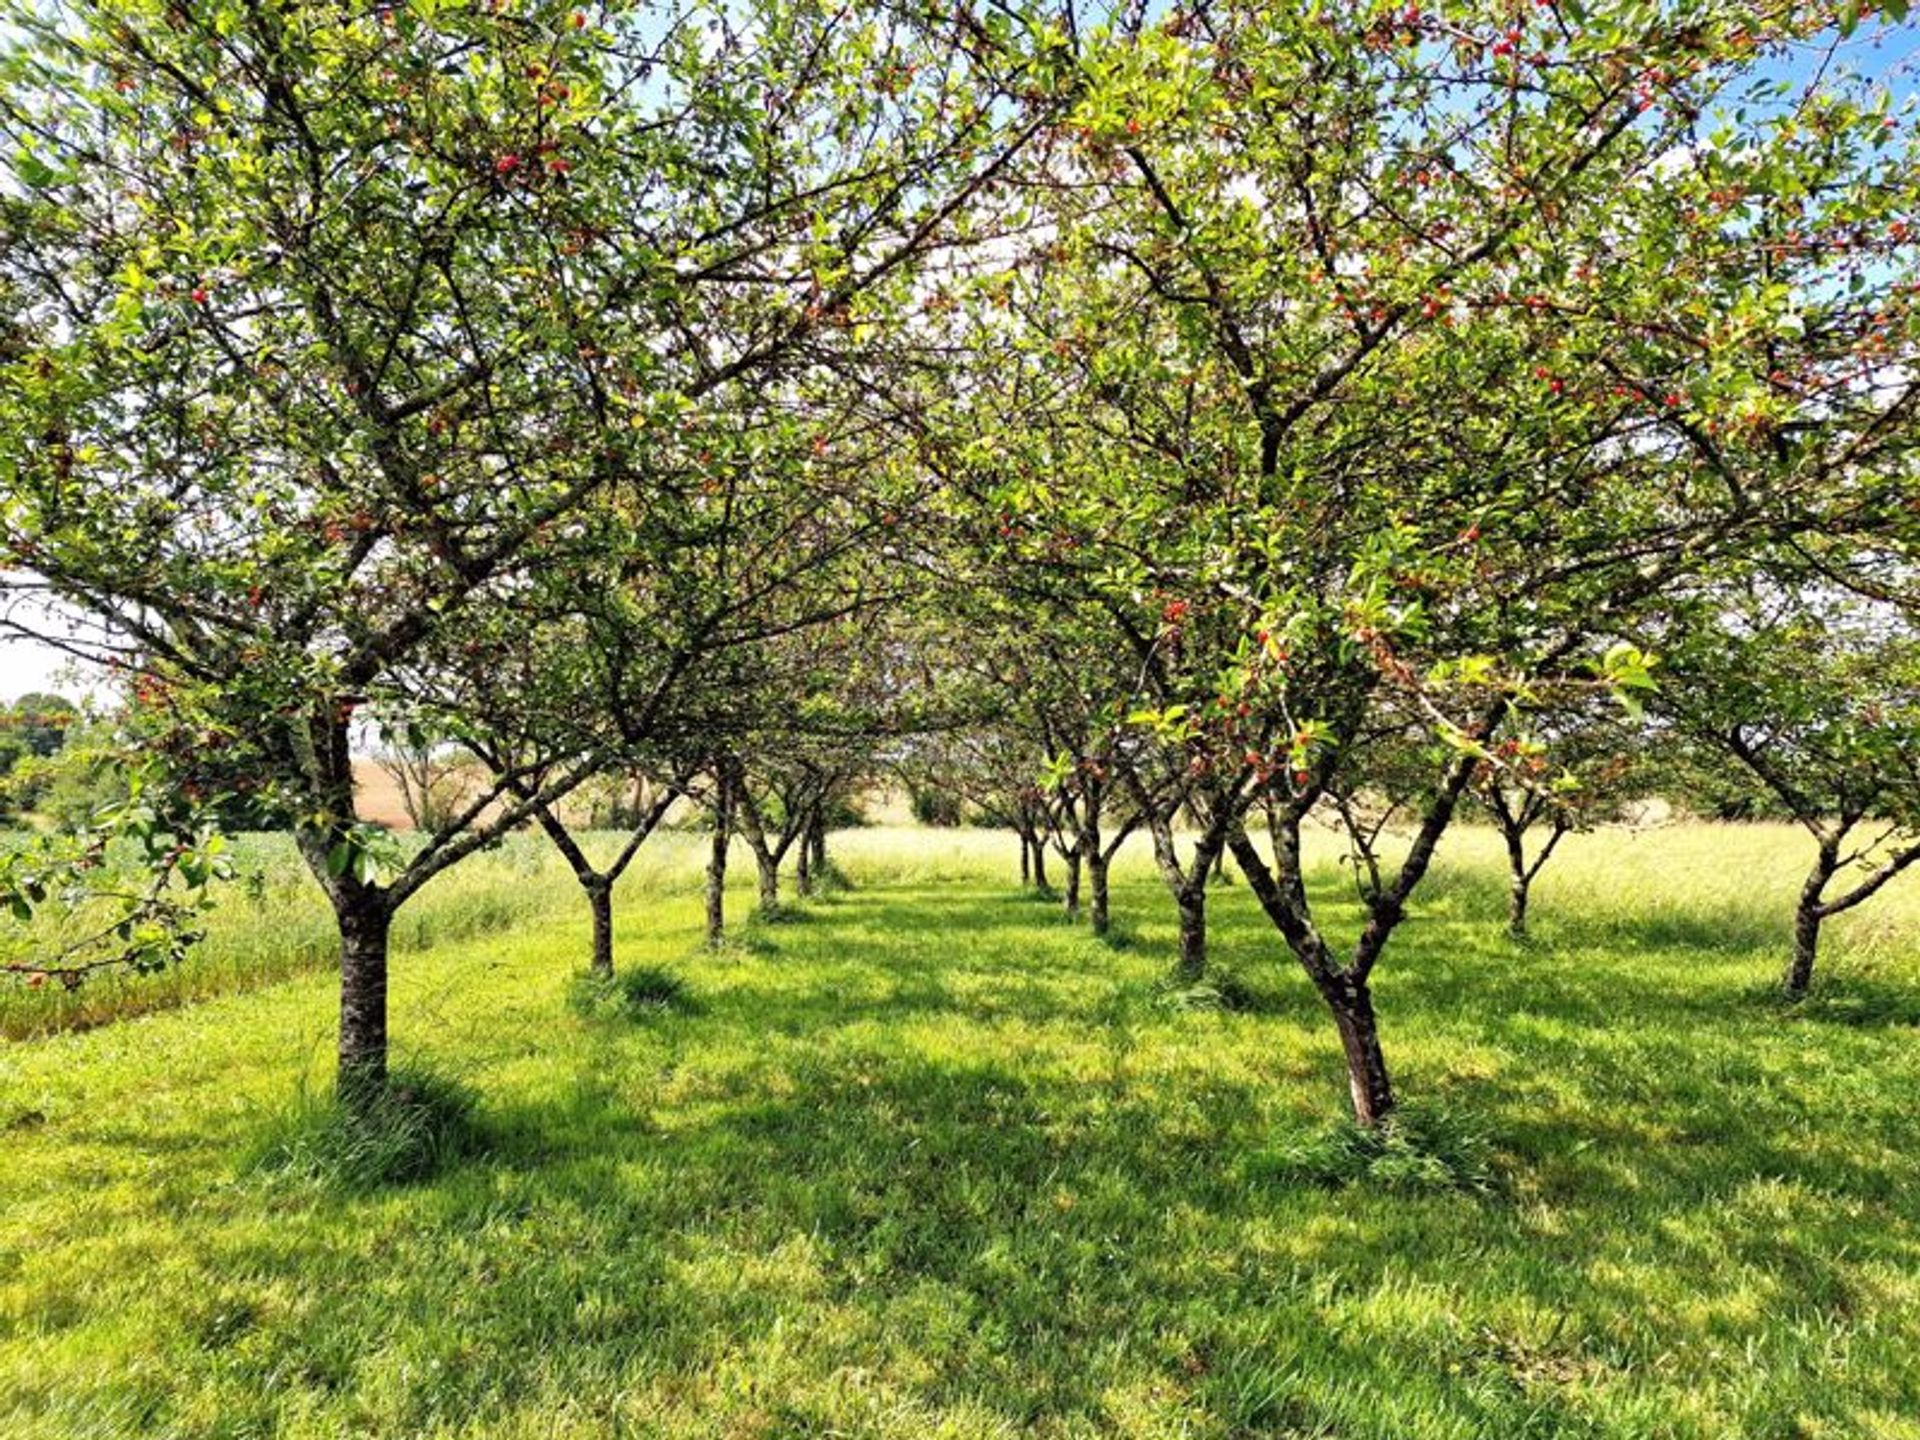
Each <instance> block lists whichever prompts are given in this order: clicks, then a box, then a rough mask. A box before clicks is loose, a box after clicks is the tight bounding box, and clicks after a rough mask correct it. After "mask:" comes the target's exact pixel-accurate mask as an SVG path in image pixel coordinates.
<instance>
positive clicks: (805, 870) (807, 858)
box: [793, 833, 813, 900]
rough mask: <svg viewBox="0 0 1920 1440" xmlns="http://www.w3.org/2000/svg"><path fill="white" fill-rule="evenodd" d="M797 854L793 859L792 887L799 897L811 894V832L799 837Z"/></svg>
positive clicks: (802, 897) (806, 896) (804, 897)
mask: <svg viewBox="0 0 1920 1440" xmlns="http://www.w3.org/2000/svg"><path fill="white" fill-rule="evenodd" d="M798 848H799V852H800V853H799V854H798V855H796V856H795V857H794V861H793V889H794V893H795V894H797V895H799V896H800V898H801V899H803V900H804V899H806V898H808V897H809V896H811V895H812V894H813V836H812V834H811V833H809V834H806V835H803V836H802V837H801V838H800V844H799V847H798Z"/></svg>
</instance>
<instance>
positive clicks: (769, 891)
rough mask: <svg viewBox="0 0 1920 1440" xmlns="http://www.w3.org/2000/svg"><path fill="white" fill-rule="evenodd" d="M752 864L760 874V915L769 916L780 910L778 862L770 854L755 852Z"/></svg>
mask: <svg viewBox="0 0 1920 1440" xmlns="http://www.w3.org/2000/svg"><path fill="white" fill-rule="evenodd" d="M753 863H754V868H755V869H757V870H758V871H759V872H760V913H761V914H762V915H771V914H773V913H774V912H775V911H776V910H778V909H779V908H780V862H779V861H777V860H775V859H774V858H773V855H772V853H771V852H769V851H765V850H756V851H755V852H754V856H753Z"/></svg>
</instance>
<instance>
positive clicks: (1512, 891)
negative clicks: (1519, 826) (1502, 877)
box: [1506, 830, 1533, 940]
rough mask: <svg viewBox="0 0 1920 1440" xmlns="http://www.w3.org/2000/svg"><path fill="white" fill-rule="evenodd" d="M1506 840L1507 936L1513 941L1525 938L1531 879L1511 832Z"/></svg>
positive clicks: (1521, 852) (1520, 845) (1518, 841)
mask: <svg viewBox="0 0 1920 1440" xmlns="http://www.w3.org/2000/svg"><path fill="white" fill-rule="evenodd" d="M1506 840H1507V934H1508V936H1509V937H1510V938H1512V939H1515V940H1524V939H1526V938H1527V893H1528V891H1530V890H1531V889H1532V888H1533V877H1531V876H1530V875H1528V874H1527V853H1526V850H1525V849H1524V848H1522V844H1521V840H1520V837H1519V836H1518V835H1516V834H1515V833H1514V832H1513V831H1511V830H1508V831H1507V832H1506Z"/></svg>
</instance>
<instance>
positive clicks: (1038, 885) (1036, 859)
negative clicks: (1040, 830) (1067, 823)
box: [1033, 840, 1053, 895]
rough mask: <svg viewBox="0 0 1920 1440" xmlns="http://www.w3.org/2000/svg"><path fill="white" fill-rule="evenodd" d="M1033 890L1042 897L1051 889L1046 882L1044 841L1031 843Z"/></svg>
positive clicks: (1045, 846)
mask: <svg viewBox="0 0 1920 1440" xmlns="http://www.w3.org/2000/svg"><path fill="white" fill-rule="evenodd" d="M1033 888H1034V889H1035V890H1036V891H1038V892H1039V893H1040V894H1042V895H1044V894H1046V893H1047V892H1048V891H1049V890H1051V889H1053V886H1052V885H1051V884H1050V883H1049V882H1048V880H1047V844H1046V841H1044V840H1036V841H1034V842H1033Z"/></svg>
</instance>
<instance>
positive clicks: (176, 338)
mask: <svg viewBox="0 0 1920 1440" xmlns="http://www.w3.org/2000/svg"><path fill="white" fill-rule="evenodd" d="M0 33H4V35H5V36H6V40H5V50H4V54H0V83H4V85H5V87H6V89H7V92H8V104H7V106H6V107H5V110H4V112H0V132H4V134H3V135H0V138H3V139H4V142H5V143H6V144H7V145H8V146H10V147H11V148H12V149H13V150H14V152H15V156H16V162H15V163H16V169H15V173H16V175H17V176H18V179H19V182H20V183H19V184H18V186H16V187H14V188H12V189H10V190H9V191H8V193H7V194H6V195H5V196H4V197H0V235H3V236H4V244H0V291H3V293H4V295H5V300H6V304H7V307H8V313H7V314H6V316H5V317H4V318H5V325H4V334H5V345H4V352H3V356H0V427H3V428H4V432H5V441H4V444H0V467H3V475H0V478H4V481H5V485H4V495H5V499H4V509H0V530H3V533H4V541H5V545H6V548H7V550H8V552H9V554H10V556H11V559H12V562H13V563H14V564H15V565H16V566H18V567H20V568H18V569H17V570H15V571H13V572H11V573H10V574H9V576H8V578H7V581H6V583H7V587H8V589H9V591H18V590H21V589H28V588H32V587H44V588H45V590H46V591H48V592H49V593H51V594H52V595H53V596H55V597H57V598H58V600H59V601H60V602H61V603H62V604H63V605H64V606H66V607H68V608H69V609H70V610H71V611H72V612H75V613H77V614H79V615H80V616H83V617H85V618H86V619H87V620H88V621H89V622H90V623H91V625H92V626H93V632H92V636H91V639H90V640H84V641H81V642H66V643H69V644H70V645H72V646H73V648H76V649H78V650H81V651H83V652H85V653H87V654H88V655H90V656H91V657H92V658H95V659H100V660H106V661H109V662H111V663H112V664H114V665H116V666H118V667H119V668H120V669H121V670H122V671H123V672H124V673H125V674H127V675H128V676H129V677H131V678H130V684H131V688H132V691H133V694H134V695H135V697H136V699H137V700H138V701H139V703H140V704H141V705H142V707H143V708H144V710H145V711H146V712H147V714H148V716H149V717H150V723H155V724H162V725H164V726H165V728H167V729H168V730H169V731H170V733H171V735H172V737H173V738H172V740H171V742H170V744H168V745H166V746H163V747H161V748H162V749H163V750H164V751H166V753H169V754H170V755H172V756H173V757H174V758H176V759H179V760H182V761H183V762H185V761H191V763H192V767H193V768H194V769H195V773H196V774H198V775H199V777H200V781H201V782H206V783H214V782H217V783H221V784H225V785H228V786H230V787H232V788H236V789H244V790H247V791H248V792H249V793H250V794H252V795H253V796H254V797H255V798H256V800H258V801H260V802H261V803H265V804H270V805H271V806H273V807H274V808H276V809H277V810H278V811H279V812H280V813H282V814H284V815H285V816H286V817H287V818H288V819H289V820H290V821H291V822H292V823H293V825H294V829H295V834H296V838H297V840H298V842H299V846H300V849H301V851H302V853H303V854H304V855H305V856H306V857H307V860H308V862H309V864H310V865H311V867H312V869H313V871H314V873H315V875H316V876H317V877H318V879H319V881H320V883H321V885H322V886H323V888H324V889H325V891H326V893H327V895H328V898H329V900H330V902H331V903H332V906H333V909H334V912H335V916H336V920H337V922H338V926H339V930H340V935H341V952H342V956H341V1027H340V1070H341V1080H342V1088H343V1093H346V1094H347V1095H348V1096H349V1098H350V1099H354V1098H358V1097H362V1096H364V1095H367V1094H371V1093H372V1092H373V1091H374V1090H375V1089H377V1088H378V1087H379V1086H380V1085H381V1084H382V1083H383V1081H384V1077H385V1070H386V1060H387V1003H386V982H387V935H388V930H389V927H390V925H391V921H392V917H393V914H394V912H395V910H396V909H397V908H398V907H399V906H400V905H401V904H403V903H404V902H405V901H406V900H407V899H408V898H410V897H411V896H412V895H413V894H414V893H415V892H417V891H418V890H419V888H420V887H421V886H422V885H424V884H425V883H427V881H428V880H430V879H431V878H432V877H433V876H434V875H436V874H438V873H440V872H441V871H443V870H444V869H446V868H447V867H448V866H450V865H452V864H453V863H455V862H457V861H458V860H460V859H461V858H463V857H464V856H466V855H468V854H471V853H472V852H473V851H475V850H477V849H479V848H480V847H482V846H484V845H485V844H487V843H489V841H490V840H491V839H492V838H493V837H495V836H496V835H498V834H500V833H501V832H502V831H504V830H505V829H507V828H509V827H511V826H512V825H515V824H517V823H519V822H520V821H522V820H523V819H525V818H526V817H528V816H529V815H531V814H533V813H535V812H536V811H537V810H538V809H539V807H540V806H541V805H543V804H547V805H550V804H552V803H554V802H557V801H558V800H559V799H561V798H562V797H563V796H564V795H565V794H566V793H567V792H568V791H569V790H571V789H572V788H573V787H575V786H577V785H578V784H579V783H581V782H582V781H583V780H584V779H585V778H587V777H588V776H589V775H591V774H592V773H594V771H595V770H596V769H597V768H598V767H599V766H601V765H603V764H604V763H606V762H607V759H608V757H606V756H604V755H601V754H599V753H597V752H594V751H591V750H580V751H578V752H576V753H574V754H572V755H569V756H566V757H562V758H557V757H555V756H553V755H543V756H541V757H539V766H538V770H537V774H538V777H539V778H538V780H537V788H536V789H534V790H532V791H531V792H529V793H525V794H522V793H516V791H515V788H514V785H513V784H512V783H510V782H509V781H508V780H507V779H506V778H504V777H503V778H502V779H501V780H499V781H497V782H496V783H495V784H494V785H493V786H491V787H489V788H488V789H487V790H486V791H485V792H483V793H482V794H480V795H478V796H476V797H475V799H474V800H473V801H472V802H471V803H470V804H469V805H468V806H467V807H466V808H465V809H464V810H463V811H462V812H461V813H460V814H459V815H458V816H456V817H454V819H453V821H452V823H450V824H449V825H448V826H447V827H446V828H445V829H443V830H442V831H441V832H439V833H438V834H436V835H434V836H432V837H430V838H429V839H428V841H427V842H426V843H425V844H424V845H423V846H421V847H419V848H417V849H414V850H411V851H407V852H402V851H400V850H399V849H397V848H392V847H386V846H383V845H381V844H380V843H379V842H378V840H377V837H376V836H375V835H374V833H373V832H372V831H371V830H370V829H369V827H367V826H366V825H365V824H364V823H363V822H362V821H361V820H360V819H359V818H358V817H357V815H356V812H355V808H354V798H353V778H352V748H351V744H350V735H351V733H352V727H353V724H354V719H355V716H356V714H357V712H359V711H360V709H361V708H362V707H363V706H369V705H372V706H376V707H377V706H380V705H383V704H386V703H388V702H392V701H397V702H401V703H404V702H406V701H408V700H410V699H411V697H410V696H409V695H408V694H406V693H405V687H404V686H403V685H400V684H398V683H396V681H395V675H396V672H397V670H398V669H399V668H400V667H401V666H403V665H404V664H405V663H406V662H407V661H408V660H409V659H410V658H412V657H413V656H414V655H415V654H416V653H418V652H419V651H420V649H421V647H423V646H425V645H426V644H428V642H430V641H431V640H433V639H434V638H435V637H436V636H438V635H442V634H444V633H446V632H447V631H448V630H450V629H453V628H455V627H461V626H467V625H473V624H477V623H493V622H486V621H484V617H486V616H489V615H499V614H511V613H512V611H513V609H514V607H515V605H516V602H517V599H518V597H519V595H520V593H521V591H522V590H523V588H524V587H525V586H526V585H527V583H528V580H529V577H531V576H535V575H538V574H542V573H551V572H553V571H554V570H555V569H556V568H560V567H565V566H567V565H569V564H575V563H578V562H579V560H580V556H581V549H582V547H583V546H584V545H585V544H587V543H588V542H589V541H591V540H592V539H593V538H594V537H597V536H600V535H603V534H604V533H605V530H604V528H603V527H602V526H599V525H595V526H592V527H588V528H587V530H586V531H585V532H584V533H581V534H576V533H574V532H573V531H572V530H571V529H570V528H569V522H570V517H572V516H574V515H576V514H578V513H580V512H581V511H582V510H583V509H584V508H588V507H597V508H598V509H599V511H600V512H601V513H602V514H603V515H605V516H609V517H613V520H614V522H615V523H616V524H622V525H623V524H625V523H627V517H626V515H625V512H623V511H622V509H621V508H620V506H619V504H618V503H617V502H618V497H621V496H625V497H628V499H629V502H630V503H638V504H640V505H641V506H642V507H644V503H645V497H646V496H647V495H648V494H649V493H651V487H653V486H654V485H655V484H656V482H658V481H659V480H660V478H661V477H662V476H685V475H688V474H690V473H691V472H692V471H693V470H695V469H696V468H697V467H698V465H699V464H700V463H701V456H702V455H703V454H706V453H707V452H708V451H709V450H710V449H711V448H716V447H717V444H718V442H710V441H709V439H708V438H707V437H708V432H711V431H714V430H716V429H717V430H718V432H719V434H720V435H722V436H726V435H730V434H731V433H732V432H731V428H730V426H729V425H727V424H726V423H725V421H724V417H726V416H728V415H729V414H731V413H732V412H733V411H734V410H736V409H737V408H738V407H739V406H740V405H742V404H743V403H745V402H747V401H748V400H750V399H751V398H752V397H753V396H755V395H757V394H759V393H761V391H762V390H764V388H765V387H766V385H767V383H768V380H769V377H772V376H775V375H778V374H782V373H790V372H792V371H793V370H795V369H796V368H804V367H806V366H808V365H818V364H828V363H834V362H836V361H837V360H838V359H840V358H841V357H845V356H851V355H854V354H857V353H858V351H859V348H860V347H861V345H862V344H863V343H864V341H865V337H866V335H867V332H868V329H869V327H870V326H872V325H873V324H874V323H875V320H876V318H879V317H884V316H885V315H886V314H888V313H890V312H891V310H892V309H893V308H894V307H895V305H896V302H897V295H898V292H899V291H900V289H901V287H902V286H905V285H908V284H909V283H910V273H911V271H912V269H913V266H914V264H915V262H916V261H917V259H918V258H919V257H920V256H921V255H922V254H923V253H925V252H926V251H927V250H928V249H929V248H931V247H932V246H934V245H936V244H937V243H939V242H940V241H941V240H942V238H943V237H944V236H945V235H946V234H947V232H948V231H949V230H950V229H951V227H952V226H953V224H954V222H955V217H956V216H957V215H958V214H959V212H960V211H961V210H962V209H963V208H964V206H965V205H966V204H967V202H968V201H969V200H970V199H971V197H972V196H973V195H975V194H976V193H977V192H978V191H979V190H980V189H981V188H982V187H984V186H985V185H987V184H989V183H991V181H992V180H993V179H994V177H995V176H996V175H998V174H999V173H1000V171H1001V170H1002V169H1003V168H1004V166H1005V164H1006V162H1007V159H1008V157H1009V155H1010V154H1011V153H1012V151H1013V150H1014V149H1016V148H1017V147H1018V145H1019V144H1020V143H1021V142H1022V140H1023V138H1024V136H1025V135H1026V134H1027V133H1028V131H1029V130H1030V129H1031V127H1032V124H1033V123H1034V122H1033V121H1032V120H1031V118H1030V116H1029V115H1028V114H1027V113H1026V110H1027V109H1030V108H1031V107H1032V106H1035V105H1040V106H1043V105H1044V95H1043V93H1042V91H1043V90H1044V85H1043V83H1042V81H1040V80H1034V79H1032V78H1031V77H1027V78H1021V76H1020V75H1019V73H1018V72H1017V70H1016V69H1015V68H1014V67H1017V66H1018V64H1019V63H1020V62H1019V58H1018V53H1017V46H1016V45H1015V44H1014V43H1013V42H1015V41H1018V40H1019V39H1020V38H1021V37H1020V36H1019V33H1018V29H1017V27H1013V26H1002V27H1000V28H999V29H998V30H997V31H995V32H993V33H991V34H986V35H982V34H981V33H979V32H978V29H977V27H972V26H967V25H963V24H960V23H958V22H953V23H949V22H948V21H946V20H944V19H941V20H923V18H922V17H919V16H917V15H915V14H911V13H908V12H906V11H904V10H903V11H898V12H895V11H890V10H876V11H874V12H872V13H871V14H869V15H866V16H863V17H861V18H860V19H859V20H857V21H853V22H849V21H848V20H847V17H845V16H843V15H841V14H840V13H838V12H836V11H832V10H829V9H826V8H822V7H819V6H816V5H812V4H807V3H796V4H792V5H787V4H783V3H779V0H766V3H762V4H757V5H755V6H753V7H751V8H750V9H748V10H747V11H745V12H744V13H743V12H741V11H738V10H736V9H733V8H729V7H725V6H713V7H707V6H702V5H698V4H690V5H687V6H683V7H669V8H666V9H655V8H653V7H639V6H632V5H626V4H599V5H595V6H592V7H590V8H579V7H576V6H573V5H568V4H555V3H546V0H536V3H531V4H525V5H516V6H513V7H502V6H496V5H489V4H450V5H441V6H436V7H433V8H432V9H431V10H429V9H427V8H425V7H407V6H395V7H369V6H361V5H345V4H336V3H321V4H300V5H291V4H279V3H265V4H250V5H241V4H234V3H228V0H206V3H198V4H175V5H168V6H164V7H159V6H149V5H144V4H131V3H127V4H118V3H116V4H103V5H97V6H87V7H66V6H59V7H45V6H38V5H26V4H20V5H10V6H8V7H7V9H6V12H5V14H4V17H3V18H0ZM1008 37H1011V39H1008ZM1002 41H1006V43H1002ZM1014 81H1017V82H1018V83H1019V84H1021V85H1022V86H1023V87H1027V89H1029V90H1031V91H1032V93H1031V94H1030V95H1028V96H1027V99H1026V100H1025V101H1023V107H1024V108H1021V109H1016V108H1014V107H1010V106H1007V105H1000V104H997V103H996V102H995V100H994V95H995V94H996V93H997V92H998V89H999V88H1000V87H1001V86H1002V84H1003V82H1014ZM715 417H722V419H721V420H720V421H718V422H717V421H716V419H715ZM633 497H639V499H638V501H637V502H635V501H634V500H633ZM642 528H644V527H642ZM396 691H397V692H399V693H397V694H396V693H395V692H396ZM533 773H535V772H527V773H523V774H520V775H519V778H520V779H522V780H526V779H530V778H532V775H533ZM15 893H16V894H23V893H25V892H20V891H16V892H15Z"/></svg>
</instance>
